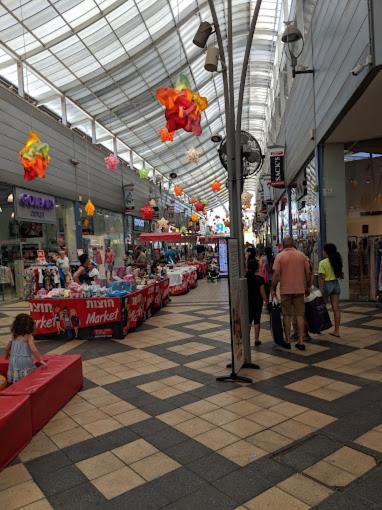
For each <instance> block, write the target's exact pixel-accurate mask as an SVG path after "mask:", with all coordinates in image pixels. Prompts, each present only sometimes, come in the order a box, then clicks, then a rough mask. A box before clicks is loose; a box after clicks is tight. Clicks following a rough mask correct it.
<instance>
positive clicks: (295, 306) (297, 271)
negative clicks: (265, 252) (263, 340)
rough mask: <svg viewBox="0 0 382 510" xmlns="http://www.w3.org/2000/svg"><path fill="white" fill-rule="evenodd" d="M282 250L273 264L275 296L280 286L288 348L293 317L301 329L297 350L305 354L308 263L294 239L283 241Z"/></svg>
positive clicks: (289, 238)
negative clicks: (305, 299)
mask: <svg viewBox="0 0 382 510" xmlns="http://www.w3.org/2000/svg"><path fill="white" fill-rule="evenodd" d="M283 248H284V249H283V250H282V252H281V253H279V254H278V255H277V257H276V259H275V261H274V263H273V279H272V295H273V297H276V288H277V284H278V283H279V282H280V294H281V309H282V313H283V321H284V333H285V340H286V343H287V344H288V347H287V348H288V349H290V328H291V322H292V317H293V316H294V317H296V320H297V328H298V343H297V344H296V347H297V349H299V350H300V351H304V350H305V344H304V326H305V325H304V315H305V303H304V294H305V295H308V294H309V281H310V269H309V262H308V259H307V257H306V256H305V255H304V254H303V253H302V252H301V251H298V250H296V248H295V247H294V243H293V239H292V238H291V237H286V238H285V239H284V240H283Z"/></svg>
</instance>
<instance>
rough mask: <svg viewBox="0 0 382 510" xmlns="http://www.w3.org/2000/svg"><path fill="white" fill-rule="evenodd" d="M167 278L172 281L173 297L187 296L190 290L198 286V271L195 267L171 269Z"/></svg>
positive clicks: (171, 292)
mask: <svg viewBox="0 0 382 510" xmlns="http://www.w3.org/2000/svg"><path fill="white" fill-rule="evenodd" d="M167 276H168V277H169V279H170V295H171V296H179V295H181V294H187V292H188V291H189V290H190V289H194V288H195V287H196V286H197V280H198V271H197V268H196V267H195V266H179V267H175V269H169V270H168V271H167Z"/></svg>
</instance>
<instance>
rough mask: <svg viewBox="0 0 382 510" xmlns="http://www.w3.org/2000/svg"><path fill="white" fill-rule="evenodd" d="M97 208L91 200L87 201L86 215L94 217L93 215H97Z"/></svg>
mask: <svg viewBox="0 0 382 510" xmlns="http://www.w3.org/2000/svg"><path fill="white" fill-rule="evenodd" d="M95 210H96V209H95V207H94V204H93V202H92V201H91V200H90V198H89V200H88V201H87V203H86V205H85V211H86V214H87V215H88V216H93V214H94V213H95Z"/></svg>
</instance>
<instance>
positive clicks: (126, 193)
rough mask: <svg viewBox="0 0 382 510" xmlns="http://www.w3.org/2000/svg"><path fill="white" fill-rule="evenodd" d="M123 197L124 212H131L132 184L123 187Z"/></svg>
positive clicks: (132, 199)
mask: <svg viewBox="0 0 382 510" xmlns="http://www.w3.org/2000/svg"><path fill="white" fill-rule="evenodd" d="M123 197H124V203H125V212H131V211H134V209H135V204H134V184H126V185H125V186H124V187H123Z"/></svg>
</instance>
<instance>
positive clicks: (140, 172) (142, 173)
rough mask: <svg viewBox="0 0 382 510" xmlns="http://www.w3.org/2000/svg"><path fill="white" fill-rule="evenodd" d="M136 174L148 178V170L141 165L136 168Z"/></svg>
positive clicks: (141, 177)
mask: <svg viewBox="0 0 382 510" xmlns="http://www.w3.org/2000/svg"><path fill="white" fill-rule="evenodd" d="M138 175H139V177H140V179H143V180H144V179H148V178H149V171H148V170H147V168H145V167H143V168H140V169H139V170H138Z"/></svg>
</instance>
